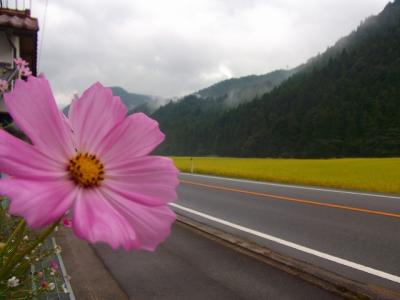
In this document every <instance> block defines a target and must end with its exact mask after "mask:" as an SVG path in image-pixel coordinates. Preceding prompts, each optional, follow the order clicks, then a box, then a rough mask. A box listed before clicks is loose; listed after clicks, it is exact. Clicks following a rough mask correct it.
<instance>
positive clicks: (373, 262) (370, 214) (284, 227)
mask: <svg viewBox="0 0 400 300" xmlns="http://www.w3.org/2000/svg"><path fill="white" fill-rule="evenodd" d="M180 180H181V184H180V187H179V189H178V195H179V199H178V200H177V201H176V202H175V203H174V204H172V206H173V208H174V210H175V211H176V212H177V213H179V214H182V215H184V216H187V217H189V218H191V219H195V220H197V221H199V222H202V223H206V224H208V225H211V226H214V227H216V228H219V229H222V230H224V231H226V232H229V233H233V234H236V235H239V236H241V237H244V238H246V239H250V240H252V241H255V242H257V243H259V244H262V245H264V246H267V247H268V248H270V249H272V250H274V251H277V252H280V253H283V254H286V255H289V256H291V257H295V258H298V259H301V260H303V261H306V262H309V263H312V264H314V265H317V266H320V267H323V268H325V269H327V270H329V271H332V272H335V273H338V274H341V275H344V276H346V277H348V278H351V279H354V280H357V281H360V282H363V283H369V284H374V285H379V286H383V287H386V288H391V289H394V290H400V197H398V196H393V195H377V194H368V193H358V192H348V191H340V190H333V189H323V188H312V187H302V186H293V185H281V184H273V183H260V182H254V181H247V180H235V179H228V178H218V177H213V176H202V175H192V174H186V173H184V174H181V175H180Z"/></svg>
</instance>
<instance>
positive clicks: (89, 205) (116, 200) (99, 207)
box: [72, 189, 175, 250]
mask: <svg viewBox="0 0 400 300" xmlns="http://www.w3.org/2000/svg"><path fill="white" fill-rule="evenodd" d="M111 197H113V198H111ZM174 220H175V214H174V213H173V212H172V211H171V210H170V209H169V208H168V207H167V206H159V207H147V206H143V205H140V204H136V203H134V202H131V201H127V200H125V199H123V198H121V197H119V196H118V195H112V196H110V195H109V194H107V193H106V192H104V191H100V189H86V190H83V193H82V195H81V197H79V199H78V200H77V201H76V202H75V206H74V212H73V221H72V226H73V229H74V232H75V234H76V235H77V236H78V237H80V238H82V239H85V240H88V241H89V242H91V243H95V242H100V241H101V242H106V243H108V244H109V245H111V247H112V248H114V249H116V248H118V247H123V248H125V249H126V250H130V249H133V248H135V249H144V250H154V249H155V247H156V246H157V245H158V244H159V243H160V242H162V241H163V240H165V238H166V237H167V236H168V235H169V233H170V227H171V224H172V222H173V221H174Z"/></svg>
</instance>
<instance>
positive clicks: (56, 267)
mask: <svg viewBox="0 0 400 300" xmlns="http://www.w3.org/2000/svg"><path fill="white" fill-rule="evenodd" d="M50 268H51V269H53V270H58V263H57V262H56V261H55V260H52V261H51V262H50ZM54 272H55V271H54Z"/></svg>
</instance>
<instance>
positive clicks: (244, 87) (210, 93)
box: [197, 69, 296, 107]
mask: <svg viewBox="0 0 400 300" xmlns="http://www.w3.org/2000/svg"><path fill="white" fill-rule="evenodd" d="M295 72H296V70H295V69H293V70H276V71H274V72H271V73H268V74H264V75H250V76H244V77H240V78H232V79H227V80H224V81H221V82H218V83H216V84H214V85H212V86H210V87H208V88H205V89H202V90H200V91H198V92H197V95H200V96H201V97H203V98H214V99H217V98H224V104H225V105H226V106H228V107H235V106H237V105H238V104H240V103H244V102H248V101H251V100H253V99H254V98H256V97H258V96H262V95H263V94H265V93H267V92H269V91H271V90H272V89H273V88H274V87H276V86H278V85H279V84H281V83H282V82H283V81H285V80H286V79H288V78H289V77H290V76H291V75H293V74H294V73H295Z"/></svg>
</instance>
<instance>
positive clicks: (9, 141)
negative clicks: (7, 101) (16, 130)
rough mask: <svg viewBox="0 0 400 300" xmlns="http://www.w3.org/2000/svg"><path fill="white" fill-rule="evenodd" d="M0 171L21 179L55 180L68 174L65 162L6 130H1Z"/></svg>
mask: <svg viewBox="0 0 400 300" xmlns="http://www.w3.org/2000/svg"><path fill="white" fill-rule="evenodd" d="M0 172H3V173H6V174H8V175H10V176H15V177H18V178H21V179H42V180H54V179H57V178H63V177H65V176H66V171H65V165H64V164H63V163H60V162H57V161H55V160H53V159H51V158H49V157H47V156H46V155H44V154H42V153H41V152H40V151H39V150H37V149H36V148H35V147H33V146H32V145H30V144H27V143H25V142H23V141H22V140H20V139H17V138H15V137H14V136H12V135H11V134H9V133H7V132H6V131H4V130H0Z"/></svg>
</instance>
